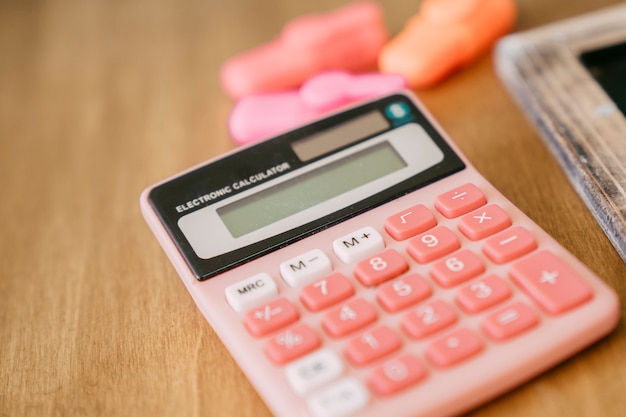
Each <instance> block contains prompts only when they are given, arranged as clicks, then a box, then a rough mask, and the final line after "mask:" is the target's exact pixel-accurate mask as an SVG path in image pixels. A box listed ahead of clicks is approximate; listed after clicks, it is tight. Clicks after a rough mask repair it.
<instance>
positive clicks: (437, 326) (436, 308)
mask: <svg viewBox="0 0 626 417" xmlns="http://www.w3.org/2000/svg"><path fill="white" fill-rule="evenodd" d="M456 321H457V314H456V311H455V310H454V308H453V307H452V306H451V305H449V304H448V303H446V302H444V301H441V300H435V301H432V302H430V303H428V304H424V305H422V306H420V307H418V308H416V309H415V310H413V311H411V312H410V313H408V314H407V315H406V316H404V317H403V318H402V328H403V329H404V331H405V333H406V334H408V335H409V336H411V337H413V338H415V339H420V338H423V337H426V336H430V335H431V334H433V333H436V332H438V331H440V330H443V329H445V328H446V327H448V326H450V325H452V324H454V323H456Z"/></svg>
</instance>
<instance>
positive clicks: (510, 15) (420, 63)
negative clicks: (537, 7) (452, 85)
mask: <svg viewBox="0 0 626 417" xmlns="http://www.w3.org/2000/svg"><path fill="white" fill-rule="evenodd" d="M516 17H517V8H516V5H515V1H514V0H424V2H423V3H422V6H421V9H420V13H418V14H417V15H415V16H414V17H412V18H411V19H410V20H409V21H408V22H407V24H406V26H405V27H404V29H403V30H402V32H401V33H400V34H399V35H398V36H396V37H395V38H394V39H392V40H391V41H390V42H389V43H388V44H387V45H386V46H385V47H384V48H383V50H382V52H381V54H380V56H379V58H378V66H379V68H380V69H381V71H382V72H386V73H390V74H401V75H403V76H404V77H405V78H406V79H407V81H408V83H409V85H410V86H411V87H414V88H415V87H429V86H432V85H434V84H436V83H438V82H440V81H442V80H443V79H444V78H445V77H447V76H448V75H450V74H451V73H452V72H453V71H455V70H456V69H458V68H461V67H463V66H466V65H468V64H469V63H471V62H472V61H474V60H475V59H477V58H478V57H479V56H480V55H481V54H483V53H485V52H487V50H488V49H489V48H491V46H492V45H493V44H494V43H495V41H496V40H497V39H498V38H499V37H501V36H503V35H504V34H506V33H507V32H509V31H510V30H511V28H512V27H513V24H514V23H515V19H516Z"/></svg>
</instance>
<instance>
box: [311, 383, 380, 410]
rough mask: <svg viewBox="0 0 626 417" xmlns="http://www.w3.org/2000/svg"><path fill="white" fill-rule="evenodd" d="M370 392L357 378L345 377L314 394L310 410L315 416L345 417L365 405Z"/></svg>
mask: <svg viewBox="0 0 626 417" xmlns="http://www.w3.org/2000/svg"><path fill="white" fill-rule="evenodd" d="M368 400H369V393H368V392H367V389H366V388H365V387H364V386H363V384H362V383H361V382H360V381H359V380H358V379H356V378H345V379H342V380H340V381H338V382H336V383H334V384H333V385H331V386H329V387H328V388H325V389H324V390H322V391H320V392H318V393H316V394H314V395H312V396H311V397H310V398H309V400H308V405H309V410H310V411H311V414H313V415H314V416H315V417H343V416H347V415H349V414H352V413H354V412H355V411H357V410H359V409H361V408H363V407H365V406H366V405H367V401H368Z"/></svg>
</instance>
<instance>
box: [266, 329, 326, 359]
mask: <svg viewBox="0 0 626 417" xmlns="http://www.w3.org/2000/svg"><path fill="white" fill-rule="evenodd" d="M319 346H320V339H319V338H318V337H317V335H316V334H315V332H314V331H313V329H311V328H310V327H309V326H308V325H306V324H299V325H297V326H295V327H292V328H291V329H288V330H286V331H284V332H282V333H279V334H278V335H276V336H274V338H272V339H270V340H268V342H267V344H266V345H265V354H266V355H267V357H268V358H270V359H271V360H272V362H274V363H276V364H284V363H287V362H289V361H292V360H294V359H296V358H299V357H300V356H303V355H305V354H307V353H309V352H312V351H314V350H315V349H317V348H318V347H319Z"/></svg>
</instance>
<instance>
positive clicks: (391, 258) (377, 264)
mask: <svg viewBox="0 0 626 417" xmlns="http://www.w3.org/2000/svg"><path fill="white" fill-rule="evenodd" d="M407 269H409V265H408V264H407V263H406V261H405V260H404V258H403V257H402V255H400V254H399V253H398V252H396V251H395V250H393V249H387V250H386V251H384V252H381V253H378V254H376V255H374V256H372V257H371V258H369V259H366V260H364V261H361V262H359V263H358V264H356V268H355V270H354V275H355V276H356V277H357V279H358V280H359V281H360V282H361V284H363V285H364V286H365V287H373V286H376V285H378V284H380V283H382V282H385V281H389V280H390V279H392V278H395V277H397V276H399V275H401V274H402V273H404V272H405V271H406V270H407Z"/></svg>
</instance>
